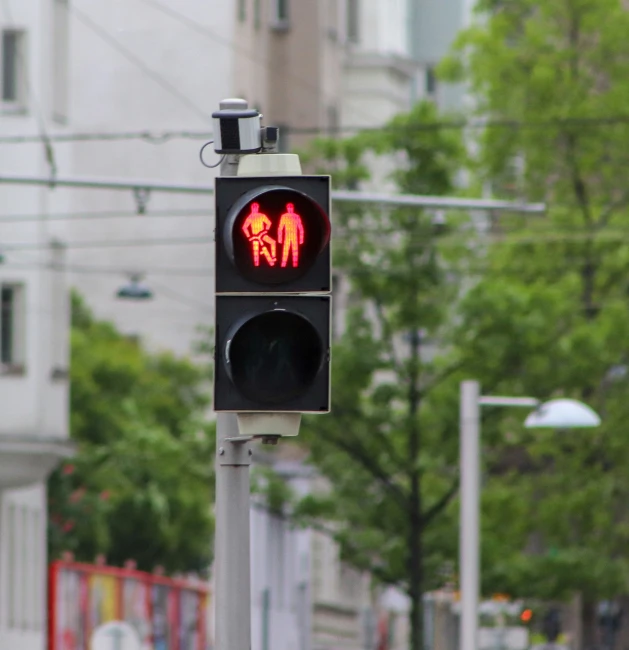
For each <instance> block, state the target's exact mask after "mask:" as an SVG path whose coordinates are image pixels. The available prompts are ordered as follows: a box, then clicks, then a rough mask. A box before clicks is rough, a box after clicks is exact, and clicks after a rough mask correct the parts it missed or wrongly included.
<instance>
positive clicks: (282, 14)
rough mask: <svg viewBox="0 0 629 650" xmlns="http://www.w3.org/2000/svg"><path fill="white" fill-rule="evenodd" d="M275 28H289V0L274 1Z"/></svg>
mask: <svg viewBox="0 0 629 650" xmlns="http://www.w3.org/2000/svg"><path fill="white" fill-rule="evenodd" d="M273 3H274V4H273V27H275V28H278V27H279V28H286V27H287V26H288V0H273Z"/></svg>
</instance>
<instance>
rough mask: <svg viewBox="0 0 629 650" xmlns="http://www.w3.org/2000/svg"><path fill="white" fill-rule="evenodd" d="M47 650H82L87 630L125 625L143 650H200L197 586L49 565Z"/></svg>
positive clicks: (202, 601) (201, 602) (201, 597)
mask: <svg viewBox="0 0 629 650" xmlns="http://www.w3.org/2000/svg"><path fill="white" fill-rule="evenodd" d="M48 592H49V593H48V603H49V605H48V614H49V616H48V650H88V648H89V640H90V637H91V635H92V633H93V631H94V630H95V629H96V628H97V627H98V626H99V625H102V624H103V623H107V622H109V621H115V620H119V621H126V622H127V623H129V624H130V625H132V626H133V627H134V628H135V629H136V631H137V632H138V635H139V637H140V639H141V641H142V648H143V650H144V649H146V650H149V649H150V650H206V649H207V629H206V621H207V598H208V590H207V587H206V586H205V585H203V584H199V583H193V582H189V581H185V580H173V579H170V578H163V577H160V576H154V575H151V574H149V573H143V572H141V571H132V570H128V569H117V568H113V567H104V566H93V565H90V564H78V563H74V562H54V563H53V564H52V565H51V566H50V571H49V583H48Z"/></svg>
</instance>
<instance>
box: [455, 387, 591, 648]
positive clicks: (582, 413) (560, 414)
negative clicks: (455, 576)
mask: <svg viewBox="0 0 629 650" xmlns="http://www.w3.org/2000/svg"><path fill="white" fill-rule="evenodd" d="M460 404H461V405H460V445H461V446H460V472H461V510H460V526H459V563H460V566H459V575H460V590H461V619H460V628H459V629H460V638H459V648H460V650H477V648H478V601H479V591H480V589H479V582H480V581H479V577H480V546H479V537H480V534H479V519H480V444H479V440H480V407H481V406H509V407H513V406H515V407H523V408H532V409H535V410H534V411H533V412H531V413H530V414H529V415H528V417H527V418H526V420H525V421H524V426H525V427H527V428H542V427H550V428H553V429H574V428H583V427H596V426H598V425H599V424H600V423H601V419H600V417H599V416H598V415H597V414H596V412H595V411H593V410H592V409H591V408H590V407H589V406H586V405H585V404H583V403H582V402H578V401H577V400H573V399H554V400H550V401H548V402H543V403H542V402H540V401H539V400H538V399H535V398H534V397H493V396H482V395H481V394H480V385H479V383H478V382H477V381H474V380H470V381H464V382H461V403H460Z"/></svg>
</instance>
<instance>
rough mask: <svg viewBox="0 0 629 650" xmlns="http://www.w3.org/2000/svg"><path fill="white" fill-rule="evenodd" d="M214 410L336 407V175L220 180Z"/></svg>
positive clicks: (305, 409) (217, 197) (218, 185)
mask: <svg viewBox="0 0 629 650" xmlns="http://www.w3.org/2000/svg"><path fill="white" fill-rule="evenodd" d="M215 198H216V294H217V295H216V329H215V341H216V348H215V360H216V365H215V376H214V408H215V410H217V411H232V412H237V413H245V412H276V413H281V412H298V413H307V412H316V413H321V412H327V411H329V409H330V296H329V293H330V272H331V268H330V230H331V228H330V218H329V213H330V178H329V176H286V177H277V176H259V177H256V176H243V177H238V176H237V177H221V178H217V179H216V197H215Z"/></svg>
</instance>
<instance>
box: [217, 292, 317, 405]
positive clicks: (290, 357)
mask: <svg viewBox="0 0 629 650" xmlns="http://www.w3.org/2000/svg"><path fill="white" fill-rule="evenodd" d="M216 314H217V318H216V355H217V356H216V366H215V377H214V408H215V410H217V411H234V412H241V413H242V412H248V411H271V412H281V411H290V412H300V413H305V412H309V413H312V412H315V413H321V412H327V411H329V399H330V395H329V393H330V349H329V348H330V346H329V341H330V297H329V296H316V297H308V296H278V297H275V296H271V297H269V296H218V297H217V299H216Z"/></svg>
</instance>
